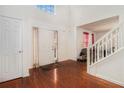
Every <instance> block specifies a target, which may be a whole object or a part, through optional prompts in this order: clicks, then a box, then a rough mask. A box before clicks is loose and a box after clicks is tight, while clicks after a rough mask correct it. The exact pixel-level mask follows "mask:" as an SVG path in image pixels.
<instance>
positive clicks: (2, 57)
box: [0, 16, 22, 82]
mask: <svg viewBox="0 0 124 93" xmlns="http://www.w3.org/2000/svg"><path fill="white" fill-rule="evenodd" d="M21 46H22V45H21V21H20V20H16V19H13V18H8V17H3V16H0V82H4V81H8V80H11V79H15V78H19V77H21V75H22V47H21Z"/></svg>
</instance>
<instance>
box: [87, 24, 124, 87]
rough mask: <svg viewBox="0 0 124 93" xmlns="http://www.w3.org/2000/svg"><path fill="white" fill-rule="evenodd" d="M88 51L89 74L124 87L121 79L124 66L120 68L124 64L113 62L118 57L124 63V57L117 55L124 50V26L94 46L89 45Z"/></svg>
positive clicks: (119, 26)
mask: <svg viewBox="0 0 124 93" xmlns="http://www.w3.org/2000/svg"><path fill="white" fill-rule="evenodd" d="M87 50H88V51H87V72H88V73H89V74H92V75H94V76H97V77H100V78H103V79H106V80H109V81H112V82H114V83H117V84H120V85H124V78H123V79H122V78H119V77H124V73H121V72H120V71H122V70H123V71H124V69H123V68H124V65H123V67H122V68H121V66H120V65H122V63H124V62H121V64H120V63H119V62H120V61H119V62H112V59H113V58H114V57H116V56H117V57H116V59H118V60H120V59H122V60H121V61H124V59H123V58H124V57H121V56H119V55H117V54H119V53H120V54H121V51H123V50H124V24H119V25H117V26H116V27H115V28H113V29H112V30H111V31H109V32H108V33H106V34H105V35H104V36H102V37H101V38H100V39H99V40H98V41H96V42H95V43H94V44H93V45H89V47H88V49H87ZM123 54H124V53H122V55H123ZM123 56H124V55H123ZM113 61H114V60H113ZM107 62H108V63H107ZM113 64H114V65H113ZM117 68H118V69H117ZM119 68H121V69H119ZM106 69H108V70H106ZM115 69H117V71H115ZM112 71H115V72H112ZM120 73H121V74H120ZM118 75H122V76H118ZM117 76H118V77H117ZM108 77H109V78H108Z"/></svg>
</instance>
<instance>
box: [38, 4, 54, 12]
mask: <svg viewBox="0 0 124 93" xmlns="http://www.w3.org/2000/svg"><path fill="white" fill-rule="evenodd" d="M36 7H37V8H38V9H40V10H42V11H44V12H47V13H49V14H54V13H55V6H54V5H37V6H36Z"/></svg>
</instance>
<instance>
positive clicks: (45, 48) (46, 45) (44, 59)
mask: <svg viewBox="0 0 124 93" xmlns="http://www.w3.org/2000/svg"><path fill="white" fill-rule="evenodd" d="M53 39H54V33H53V31H47V30H39V65H40V66H42V65H47V64H51V63H54V62H55V60H54V49H53Z"/></svg>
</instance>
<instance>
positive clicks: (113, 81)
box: [87, 72, 124, 87]
mask: <svg viewBox="0 0 124 93" xmlns="http://www.w3.org/2000/svg"><path fill="white" fill-rule="evenodd" d="M87 73H88V74H90V75H93V76H95V77H98V78H102V79H104V80H107V81H109V82H112V83H115V84H118V85H120V86H123V87H124V82H120V81H117V80H114V79H112V78H109V77H106V76H102V75H99V74H93V73H90V72H87Z"/></svg>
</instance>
